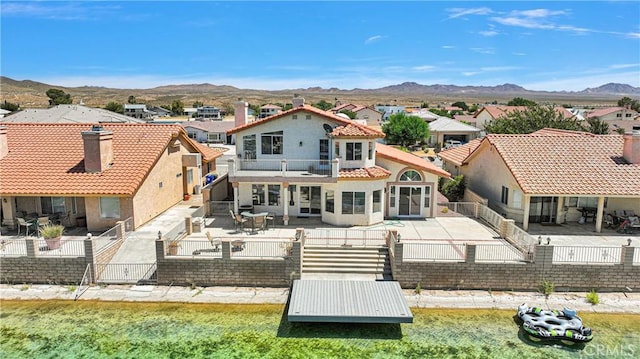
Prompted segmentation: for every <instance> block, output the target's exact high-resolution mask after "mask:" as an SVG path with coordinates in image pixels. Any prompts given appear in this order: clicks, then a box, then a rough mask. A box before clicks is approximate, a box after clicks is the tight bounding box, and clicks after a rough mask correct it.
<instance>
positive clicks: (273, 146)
mask: <svg viewBox="0 0 640 359" xmlns="http://www.w3.org/2000/svg"><path fill="white" fill-rule="evenodd" d="M262 154H263V155H281V154H282V131H276V132H269V133H263V134H262Z"/></svg>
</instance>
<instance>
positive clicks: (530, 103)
mask: <svg viewBox="0 0 640 359" xmlns="http://www.w3.org/2000/svg"><path fill="white" fill-rule="evenodd" d="M536 105H537V103H536V102H535V101H531V100H527V99H524V98H522V97H514V98H513V100H511V101H509V102H507V106H536Z"/></svg>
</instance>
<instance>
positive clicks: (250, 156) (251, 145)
mask: <svg viewBox="0 0 640 359" xmlns="http://www.w3.org/2000/svg"><path fill="white" fill-rule="evenodd" d="M242 142H243V143H242V146H243V150H244V159H245V160H255V159H256V135H249V136H243V137H242Z"/></svg>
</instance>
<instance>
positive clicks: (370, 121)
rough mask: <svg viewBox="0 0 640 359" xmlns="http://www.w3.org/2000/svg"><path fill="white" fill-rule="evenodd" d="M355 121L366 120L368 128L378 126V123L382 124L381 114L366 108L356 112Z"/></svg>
mask: <svg viewBox="0 0 640 359" xmlns="http://www.w3.org/2000/svg"><path fill="white" fill-rule="evenodd" d="M356 119H357V120H366V121H367V125H369V126H380V123H381V122H382V113H380V112H378V111H376V110H373V109H370V108H368V107H367V108H364V109H362V110H360V111H358V112H356Z"/></svg>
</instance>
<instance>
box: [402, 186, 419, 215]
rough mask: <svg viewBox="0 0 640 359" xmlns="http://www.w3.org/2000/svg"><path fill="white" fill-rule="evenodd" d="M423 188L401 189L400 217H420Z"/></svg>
mask: <svg viewBox="0 0 640 359" xmlns="http://www.w3.org/2000/svg"><path fill="white" fill-rule="evenodd" d="M421 199H422V187H399V198H398V215H399V216H420V213H421V208H422V206H421V205H420V201H421Z"/></svg>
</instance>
